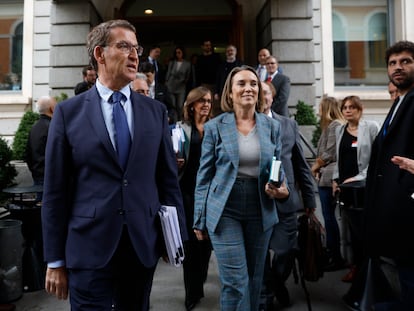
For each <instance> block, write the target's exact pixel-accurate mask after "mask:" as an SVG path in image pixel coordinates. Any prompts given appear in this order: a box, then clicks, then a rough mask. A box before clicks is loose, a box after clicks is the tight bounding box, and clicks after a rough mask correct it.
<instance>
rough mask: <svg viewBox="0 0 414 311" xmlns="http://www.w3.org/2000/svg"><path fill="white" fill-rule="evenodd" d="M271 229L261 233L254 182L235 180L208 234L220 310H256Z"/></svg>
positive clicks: (257, 196)
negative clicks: (218, 275)
mask: <svg viewBox="0 0 414 311" xmlns="http://www.w3.org/2000/svg"><path fill="white" fill-rule="evenodd" d="M271 233H272V230H271V229H269V230H267V231H265V232H263V224H262V216H261V209H260V198H259V192H258V185H257V180H256V179H237V180H236V182H235V184H234V186H233V189H232V191H231V193H230V196H229V199H228V200H227V203H226V206H225V208H224V211H223V214H222V216H221V219H220V221H219V223H218V225H217V228H216V231H215V232H209V235H210V238H211V242H212V244H213V249H214V252H215V254H216V257H217V263H218V268H219V274H220V281H221V295H220V306H221V310H222V311H230V310H231V311H236V310H237V311H242V310H243V311H256V310H258V308H259V298H260V290H261V285H262V280H263V271H264V263H265V259H266V253H267V249H268V245H269V240H270V235H271Z"/></svg>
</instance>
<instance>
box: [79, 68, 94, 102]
mask: <svg viewBox="0 0 414 311" xmlns="http://www.w3.org/2000/svg"><path fill="white" fill-rule="evenodd" d="M82 76H83V81H82V82H79V83H78V84H77V85H76V86H75V91H74V92H75V95H78V94H80V93H82V92H85V91H87V90H89V89H90V88H91V87H92V86H93V85H94V84H95V81H96V71H95V69H93V67H92V66H90V65H89V66H86V67H84V68H83V69H82Z"/></svg>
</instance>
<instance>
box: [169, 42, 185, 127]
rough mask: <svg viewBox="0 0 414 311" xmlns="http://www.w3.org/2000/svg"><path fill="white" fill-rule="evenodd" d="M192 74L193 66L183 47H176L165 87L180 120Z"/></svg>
mask: <svg viewBox="0 0 414 311" xmlns="http://www.w3.org/2000/svg"><path fill="white" fill-rule="evenodd" d="M190 74H191V64H190V62H189V61H187V60H185V52H184V48H183V47H176V48H175V49H174V54H173V57H172V60H171V61H170V62H169V64H168V70H167V74H166V76H165V85H166V86H167V88H168V91H169V92H170V93H171V95H172V96H173V99H174V100H173V105H174V107H175V110H176V111H177V116H178V119H179V120H181V117H182V107H183V104H184V100H185V94H186V86H187V82H188V79H189V78H190Z"/></svg>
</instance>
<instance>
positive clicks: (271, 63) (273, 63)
mask: <svg viewBox="0 0 414 311" xmlns="http://www.w3.org/2000/svg"><path fill="white" fill-rule="evenodd" d="M266 65H276V63H275V62H268V63H266Z"/></svg>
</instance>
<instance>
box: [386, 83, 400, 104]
mask: <svg viewBox="0 0 414 311" xmlns="http://www.w3.org/2000/svg"><path fill="white" fill-rule="evenodd" d="M388 94H390V99H391V102H392V103H393V102H394V101H395V100H396V99H397V97H398V96H399V93H398V89H397V87H396V86H395V85H394V83H392V81H390V82H388Z"/></svg>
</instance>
